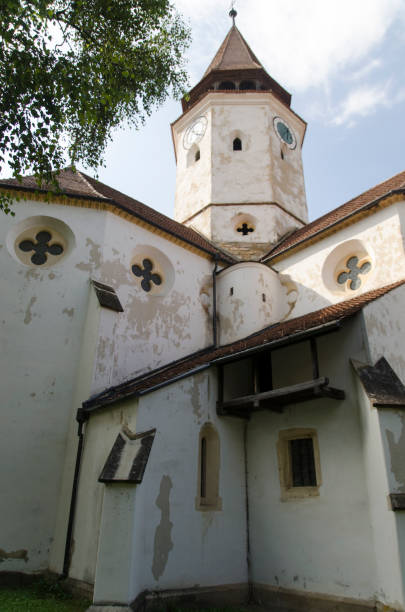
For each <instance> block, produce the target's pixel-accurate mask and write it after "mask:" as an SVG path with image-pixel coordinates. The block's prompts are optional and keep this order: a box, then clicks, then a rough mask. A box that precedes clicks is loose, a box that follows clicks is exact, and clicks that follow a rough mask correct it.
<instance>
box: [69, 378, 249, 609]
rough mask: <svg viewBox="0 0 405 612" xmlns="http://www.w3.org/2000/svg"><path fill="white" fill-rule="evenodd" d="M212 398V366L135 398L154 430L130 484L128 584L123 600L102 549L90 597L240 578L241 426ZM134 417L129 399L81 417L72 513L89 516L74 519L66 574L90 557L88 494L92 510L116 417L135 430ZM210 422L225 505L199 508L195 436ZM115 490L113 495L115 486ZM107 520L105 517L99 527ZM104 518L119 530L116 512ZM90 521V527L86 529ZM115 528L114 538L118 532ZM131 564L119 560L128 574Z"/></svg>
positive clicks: (78, 571)
mask: <svg viewBox="0 0 405 612" xmlns="http://www.w3.org/2000/svg"><path fill="white" fill-rule="evenodd" d="M216 396H217V391H216V376H215V371H214V370H213V371H212V372H208V371H204V372H201V373H199V374H196V375H194V376H192V377H189V378H186V379H184V380H182V381H179V382H177V383H174V384H173V385H171V386H169V387H165V388H163V389H161V390H159V391H155V392H153V393H150V394H148V395H146V396H145V397H143V398H141V399H140V400H139V405H138V408H137V411H136V412H137V416H136V431H137V432H141V431H145V430H148V429H150V428H153V427H156V428H157V432H156V436H155V440H154V443H153V446H152V451H151V454H150V457H149V462H148V465H147V468H146V472H145V475H144V479H143V482H142V483H141V484H140V485H134V488H136V493H135V495H134V497H133V498H132V499H133V500H134V502H133V503H134V507H133V531H132V534H131V533H127V538H128V539H131V542H132V559H128V564H131V576H130V584H129V587H128V591H127V590H126V585H125V584H123V585H122V589H123V595H122V597H121V599H120V600H119V599H118V594H117V591H116V585H115V586H114V584H111V581H110V570H109V560H108V557H105V558H103V557H99V560H98V563H97V582H96V585H95V602H97V601H99V602H101V601H115V602H117V601H121V602H122V603H127V602H126V600H125V597H126V596H128V595H127V593H128V592H129V596H128V598H129V599H128V601H129V600H133V599H134V598H135V597H136V596H137V595H138V594H139V593H140V592H142V591H143V590H145V589H151V590H156V589H157V590H164V589H173V588H187V587H193V586H195V585H196V584H198V585H199V586H214V585H223V584H239V583H246V580H247V570H246V517H245V485H244V450H243V424H242V423H241V422H239V421H236V420H232V421H230V422H229V421H226V422H225V421H223V420H221V419H218V418H217V416H216ZM126 406H128V408H127V407H126ZM131 406H132V408H131ZM123 408H124V410H125V413H124V416H123V417H122V416H120V415H122V413H123ZM131 410H133V413H132V415H131ZM134 415H135V408H134V405H133V404H131V402H130V401H129V402H127V404H126V405H125V406H122V405H121V404H117V406H115V407H111V409H109V410H104V411H103V412H100V413H99V414H97V415H93V416H91V417H90V421H89V424H88V425H87V432H86V451H85V456H84V458H83V459H84V460H83V468H82V476H81V484H80V499H79V505H78V514H77V516H78V517H82V513H83V512H84V513H85V517H87V519H86V520H85V521H84V523H83V526H80V533H79V531H78V529H79V528H76V529H75V541H76V548H75V551H76V552H75V556H74V562H73V564H72V575H74V576H75V577H77V578H80V579H83V578H84V577H85V572H86V563H87V564H88V561H86V559H87V558H88V557H89V556H92V557H94V546H95V545H94V544H92V546H93V549H92V552H91V555H89V552H88V546H89V545H90V542H94V540H95V539H96V536H95V531H94V529H97V526H96V527H93V525H95V524H96V523H97V521H96V520H95V518H94V517H95V516H96V517H99V510H98V509H97V512H96V514H95V505H94V504H95V501H94V500H95V498H96V496H97V497H98V501H97V508H100V503H99V502H100V498H99V496H100V495H101V494H100V493H96V491H97V490H98V489H99V488H100V487H103V486H104V485H98V484H97V483H96V478H97V477H98V474H99V472H100V471H101V468H102V467H103V464H104V461H105V459H106V457H107V456H108V453H109V451H110V449H111V446H112V442H113V440H114V439H115V436H116V435H117V433H118V431H119V430H120V427H121V423H122V422H125V421H128V422H129V427H130V428H131V429H132V430H134V429H135V428H134V418H135V417H134ZM207 421H210V422H211V423H212V424H213V425H214V426H215V428H216V429H217V431H218V434H219V439H220V477H219V495H220V497H221V499H222V510H219V511H204V512H201V511H198V510H196V506H195V498H196V496H197V493H198V492H197V479H198V474H197V472H198V451H199V448H198V445H199V442H198V440H199V431H200V428H201V427H202V426H203V425H204V423H206V422H207ZM113 430H114V431H113ZM112 495H113V496H114V499H115V497H116V495H115V493H112ZM158 498H159V499H158ZM114 503H115V502H114ZM88 504H89V506H90V507H89V508H87V505H88ZM106 512H107V510H106ZM103 516H104V510H103ZM91 517H93V518H91ZM106 520H107V519H106V518H105V517H104V518H103V529H104V530H105V526H104V521H106ZM125 520H126V521H127V519H125ZM127 523H128V524H129V522H128V521H127ZM109 525H110V530H111V533H113V531H114V530H115V529H116V526H115V522H114V516H111V517H110V523H109ZM86 527H87V529H88V530H91V533H86ZM117 533H118V537H119V535H120V534H121V531H120V530H119V531H118V532H117ZM82 538H84V544H83V540H82ZM107 540H108V535H107ZM108 541H109V540H108ZM86 542H87V544H86ZM82 548H83V550H82ZM79 549H80V550H79ZM127 567H128V566H127V565H126V566H125V567H123V568H122V572H123V573H124V574H125V572H126V571H127ZM86 575H87V574H86Z"/></svg>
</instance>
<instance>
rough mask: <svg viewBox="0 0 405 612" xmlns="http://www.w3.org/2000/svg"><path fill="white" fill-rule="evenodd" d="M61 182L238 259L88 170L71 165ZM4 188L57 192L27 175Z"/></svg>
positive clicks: (2, 183)
mask: <svg viewBox="0 0 405 612" xmlns="http://www.w3.org/2000/svg"><path fill="white" fill-rule="evenodd" d="M58 183H59V187H60V190H61V192H62V194H63V195H66V196H69V197H74V198H75V197H78V198H85V199H91V200H97V201H101V202H105V203H107V204H110V205H112V206H114V207H116V208H119V209H120V210H123V211H125V212H127V213H129V214H130V215H133V216H135V217H138V218H139V219H142V220H143V221H146V222H147V223H149V224H150V225H153V226H154V227H157V228H159V229H160V230H162V231H164V232H167V233H169V234H171V235H173V236H175V237H176V238H179V239H180V240H183V241H184V242H187V243H188V244H191V245H192V246H194V247H196V248H197V249H201V250H203V251H205V252H206V253H209V254H210V255H212V256H218V258H219V259H220V260H222V261H224V262H227V263H235V261H236V260H235V259H233V258H232V256H231V255H229V254H227V253H224V252H223V251H222V250H220V249H218V248H216V247H215V246H214V245H213V244H211V243H210V242H209V241H208V240H206V239H205V238H204V237H203V236H201V235H200V234H199V233H198V232H196V231H194V230H193V229H191V228H189V227H186V226H185V225H182V224H181V223H178V222H177V221H174V220H173V219H170V217H166V215H163V214H162V213H160V212H158V211H156V210H154V209H153V208H150V207H149V206H146V205H145V204H142V202H138V200H134V199H133V198H131V197H129V196H127V195H125V194H123V193H121V192H120V191H117V190H116V189H113V188H112V187H108V185H105V184H104V183H101V182H100V181H97V180H96V179H94V178H91V177H90V176H87V175H86V174H85V173H84V172H73V171H72V170H71V169H70V168H66V169H64V170H62V171H61V173H60V175H59V176H58ZM1 187H4V188H5V189H7V188H11V189H16V190H24V191H39V192H41V193H44V192H46V193H47V192H49V191H55V188H54V186H52V185H42V186H41V187H40V188H39V187H38V185H37V183H36V181H35V178H34V177H33V176H27V177H23V179H22V182H19V181H18V180H17V179H3V180H0V188H1Z"/></svg>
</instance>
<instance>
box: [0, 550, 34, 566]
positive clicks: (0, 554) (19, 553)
mask: <svg viewBox="0 0 405 612" xmlns="http://www.w3.org/2000/svg"><path fill="white" fill-rule="evenodd" d="M6 559H21V560H23V561H25V563H27V562H28V551H27V550H25V549H21V550H13V551H11V552H7V551H6V550H3V549H2V548H0V563H3V562H4V561H5V560H6Z"/></svg>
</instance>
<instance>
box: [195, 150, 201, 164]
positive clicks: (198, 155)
mask: <svg viewBox="0 0 405 612" xmlns="http://www.w3.org/2000/svg"><path fill="white" fill-rule="evenodd" d="M200 157H201V153H200V149H197V151H196V152H195V155H194V161H198V160H199V159H200Z"/></svg>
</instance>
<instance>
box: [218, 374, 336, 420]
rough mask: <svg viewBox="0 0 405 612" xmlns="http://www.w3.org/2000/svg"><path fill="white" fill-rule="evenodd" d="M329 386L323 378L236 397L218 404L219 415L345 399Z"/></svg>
mask: <svg viewBox="0 0 405 612" xmlns="http://www.w3.org/2000/svg"><path fill="white" fill-rule="evenodd" d="M328 384H329V379H328V378H326V377H321V378H316V379H314V380H309V381H307V382H304V383H299V384H297V385H290V386H289V387H281V388H279V389H273V390H272V391H264V392H262V393H254V394H252V395H244V396H242V397H236V398H234V399H231V400H228V401H226V402H221V403H220V402H218V405H217V406H218V413H219V414H229V412H230V411H232V412H233V413H235V411H237V412H239V411H240V410H246V409H249V411H250V412H252V411H256V410H266V409H267V410H268V409H276V410H280V407H281V406H283V405H285V404H292V403H299V402H305V401H309V400H311V399H315V398H317V397H330V398H332V399H337V400H341V399H344V397H345V393H344V391H342V390H340V389H334V388H332V387H328ZM252 404H253V406H252Z"/></svg>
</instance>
